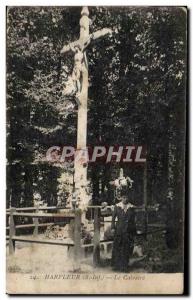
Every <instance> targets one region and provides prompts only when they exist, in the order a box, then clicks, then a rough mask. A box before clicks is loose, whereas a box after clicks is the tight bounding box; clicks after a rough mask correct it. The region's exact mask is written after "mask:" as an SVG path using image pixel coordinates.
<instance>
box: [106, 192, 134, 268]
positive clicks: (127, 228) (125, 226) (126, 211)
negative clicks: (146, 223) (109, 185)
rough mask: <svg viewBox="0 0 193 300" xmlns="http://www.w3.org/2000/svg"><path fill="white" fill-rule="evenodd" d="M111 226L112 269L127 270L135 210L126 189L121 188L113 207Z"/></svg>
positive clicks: (132, 237)
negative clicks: (112, 237) (119, 200)
mask: <svg viewBox="0 0 193 300" xmlns="http://www.w3.org/2000/svg"><path fill="white" fill-rule="evenodd" d="M116 220H117V222H116V223H115V221H116ZM111 228H112V231H113V233H114V243H113V252H112V267H113V270H115V271H121V272H127V271H128V264H129V256H130V255H131V254H132V252H133V247H134V236H135V234H136V224H135V211H134V206H133V205H132V204H131V203H130V202H129V199H128V189H126V190H125V189H124V188H123V189H122V190H121V202H119V203H117V204H116V205H115V207H114V212H113V217H112V225H111Z"/></svg>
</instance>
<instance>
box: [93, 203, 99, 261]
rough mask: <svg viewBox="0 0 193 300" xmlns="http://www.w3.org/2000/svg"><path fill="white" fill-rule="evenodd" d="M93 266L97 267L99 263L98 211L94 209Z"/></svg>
mask: <svg viewBox="0 0 193 300" xmlns="http://www.w3.org/2000/svg"><path fill="white" fill-rule="evenodd" d="M93 244H94V249H93V264H94V266H95V267H97V266H98V265H99V263H100V209H99V208H95V209H94V237H93Z"/></svg>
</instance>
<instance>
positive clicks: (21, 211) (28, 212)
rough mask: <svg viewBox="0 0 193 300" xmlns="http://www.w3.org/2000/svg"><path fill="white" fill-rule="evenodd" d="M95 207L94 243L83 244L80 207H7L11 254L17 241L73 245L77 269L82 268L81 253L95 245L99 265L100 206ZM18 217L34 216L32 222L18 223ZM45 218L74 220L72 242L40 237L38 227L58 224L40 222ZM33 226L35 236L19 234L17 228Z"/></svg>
mask: <svg viewBox="0 0 193 300" xmlns="http://www.w3.org/2000/svg"><path fill="white" fill-rule="evenodd" d="M90 208H94V222H93V223H94V237H93V243H91V244H82V241H81V223H82V220H81V219H82V212H81V210H80V209H74V210H72V209H67V208H58V207H42V208H39V207H24V208H14V207H12V208H10V209H7V211H6V214H7V217H9V226H7V227H6V230H9V235H8V236H6V238H7V239H8V241H9V254H10V255H13V254H14V252H15V243H16V242H26V243H38V244H47V245H60V246H66V247H67V248H68V250H69V249H70V248H71V247H73V259H74V265H75V266H76V268H77V269H79V268H80V260H81V253H82V251H83V250H84V249H85V248H87V247H93V262H94V265H98V263H99V259H100V207H98V206H96V207H94V206H93V207H90ZM52 210H55V211H56V210H60V212H49V211H52ZM17 217H26V218H32V219H33V223H32V224H19V225H16V218H17ZM40 218H41V219H45V218H57V219H60V220H62V221H63V222H62V223H66V221H68V222H69V221H70V220H74V222H73V224H74V225H73V226H74V230H73V239H72V242H69V241H65V239H64V240H53V239H42V238H40V237H38V229H39V228H40V227H47V226H49V225H54V224H57V222H56V223H54V222H52V223H39V219H40ZM27 228H33V236H30V237H29V236H23V235H17V234H16V230H17V229H27Z"/></svg>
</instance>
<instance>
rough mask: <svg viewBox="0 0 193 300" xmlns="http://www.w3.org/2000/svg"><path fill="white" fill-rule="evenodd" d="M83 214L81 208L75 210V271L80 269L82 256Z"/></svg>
mask: <svg viewBox="0 0 193 300" xmlns="http://www.w3.org/2000/svg"><path fill="white" fill-rule="evenodd" d="M81 216H82V212H81V210H80V209H76V210H75V219H74V262H73V263H74V267H73V269H74V271H78V270H80V258H81V250H82V249H81Z"/></svg>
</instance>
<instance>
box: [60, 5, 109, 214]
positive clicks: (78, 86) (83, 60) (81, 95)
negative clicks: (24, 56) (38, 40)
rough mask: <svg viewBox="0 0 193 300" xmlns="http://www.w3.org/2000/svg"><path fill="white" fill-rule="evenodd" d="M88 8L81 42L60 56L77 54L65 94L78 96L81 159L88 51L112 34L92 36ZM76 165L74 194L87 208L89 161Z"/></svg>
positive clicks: (84, 10)
mask: <svg viewBox="0 0 193 300" xmlns="http://www.w3.org/2000/svg"><path fill="white" fill-rule="evenodd" d="M90 21H91V20H90V19H89V10H88V7H83V8H82V11H81V18H80V37H79V39H78V40H76V41H74V42H72V43H69V44H68V45H65V46H64V47H63V48H62V50H61V54H65V53H66V52H69V51H72V52H73V53H74V68H73V72H72V75H71V76H70V78H69V80H68V82H67V85H66V87H65V90H64V94H65V95H67V94H72V93H74V94H75V99H76V102H77V104H78V122H77V123H78V124H77V150H76V157H77V158H78V157H82V153H84V152H85V151H87V150H86V140H87V101H88V61H87V57H86V48H87V47H88V45H90V43H91V41H93V40H96V39H98V38H101V37H102V36H105V35H108V34H111V33H112V30H111V29H107V28H103V29H102V30H98V31H96V32H94V33H92V34H90V33H89V26H90ZM76 157H75V162H74V183H75V194H76V198H77V201H78V202H79V207H80V208H81V209H83V210H84V209H86V207H87V205H88V201H89V195H88V181H87V162H86V160H85V161H84V159H76Z"/></svg>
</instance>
